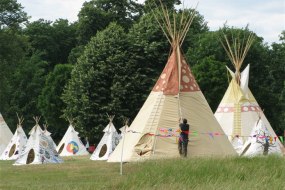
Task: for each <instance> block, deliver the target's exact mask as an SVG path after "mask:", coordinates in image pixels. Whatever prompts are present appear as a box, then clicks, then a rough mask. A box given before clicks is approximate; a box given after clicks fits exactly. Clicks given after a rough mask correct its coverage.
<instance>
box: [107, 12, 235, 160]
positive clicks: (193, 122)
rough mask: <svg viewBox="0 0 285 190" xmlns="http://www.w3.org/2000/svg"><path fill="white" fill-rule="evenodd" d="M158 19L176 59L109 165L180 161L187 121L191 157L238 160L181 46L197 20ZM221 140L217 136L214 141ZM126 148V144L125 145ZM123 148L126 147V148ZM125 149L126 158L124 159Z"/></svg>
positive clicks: (189, 17) (170, 61) (164, 16)
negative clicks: (181, 136)
mask: <svg viewBox="0 0 285 190" xmlns="http://www.w3.org/2000/svg"><path fill="white" fill-rule="evenodd" d="M162 12H163V13H161V14H157V15H155V17H156V19H157V20H158V21H159V20H160V19H163V21H162V22H160V21H159V25H160V26H162V30H163V32H164V34H165V35H166V37H167V39H168V41H169V42H170V44H171V48H172V49H171V55H170V57H169V58H168V61H167V64H166V66H165V68H164V70H163V71H162V73H161V75H160V77H159V78H158V80H157V82H156V84H155V86H154V87H153V89H152V91H151V93H150V94H149V96H148V98H147V100H146V101H145V103H144V105H143V106H142V108H141V110H140V111H139V113H138V114H137V116H136V118H135V119H134V121H133V122H132V124H131V125H130V127H129V129H128V130H127V133H126V134H125V135H124V140H122V141H121V142H120V143H119V145H118V146H117V147H116V149H115V151H114V152H113V153H112V154H111V156H110V158H109V159H108V162H119V161H121V156H122V161H123V162H126V161H137V160H144V159H149V158H171V157H178V156H179V152H178V145H177V134H176V133H175V132H176V131H177V130H178V126H179V121H180V120H181V119H182V118H186V119H187V120H188V123H189V124H190V133H191V132H193V133H195V134H196V135H192V134H190V142H189V143H188V156H190V157H191V156H206V155H207V156H214V155H218V156H226V155H236V153H235V151H234V149H233V148H232V146H231V144H230V142H229V140H228V138H227V137H226V136H224V135H221V134H223V130H222V129H221V127H220V125H219V123H218V122H217V120H216V119H215V117H214V115H213V112H212V110H211V108H210V107H209V105H208V103H207V101H206V99H205V97H204V95H203V93H202V92H201V90H200V88H199V85H198V84H197V82H196V80H195V77H194V75H193V74H192V71H191V69H190V67H189V65H188V64H187V62H186V60H185V58H184V56H183V54H182V52H181V49H180V47H181V45H182V42H183V40H184V38H185V36H186V34H187V32H188V30H189V27H190V25H191V22H192V20H193V18H194V14H195V11H193V12H191V13H190V15H189V14H187V13H186V12H183V13H182V14H183V16H180V17H175V16H174V18H176V19H175V20H174V21H173V23H171V22H170V17H169V15H168V11H167V10H166V8H164V7H163V6H162ZM214 134H216V135H217V136H214ZM123 142H124V143H123ZM123 144H124V147H122V145H123ZM122 149H123V155H122Z"/></svg>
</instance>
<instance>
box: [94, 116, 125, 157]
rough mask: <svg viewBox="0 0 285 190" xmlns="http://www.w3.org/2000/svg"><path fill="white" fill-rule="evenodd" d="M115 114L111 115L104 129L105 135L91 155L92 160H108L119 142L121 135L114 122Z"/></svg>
mask: <svg viewBox="0 0 285 190" xmlns="http://www.w3.org/2000/svg"><path fill="white" fill-rule="evenodd" d="M113 119H114V116H109V123H108V125H107V126H106V127H105V129H104V130H103V132H104V136H103V137H102V139H101V141H100V142H99V144H98V146H97V148H96V150H95V151H94V153H93V154H92V156H91V158H90V159H91V160H107V159H108V158H109V156H110V154H111V153H112V152H113V151H114V149H115V148H116V146H117V145H118V144H119V141H120V135H119V134H118V133H117V130H116V128H115V126H114V124H113Z"/></svg>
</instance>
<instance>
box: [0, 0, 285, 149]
mask: <svg viewBox="0 0 285 190" xmlns="http://www.w3.org/2000/svg"><path fill="white" fill-rule="evenodd" d="M150 2H151V1H150V0H147V1H146V2H145V5H140V4H138V3H136V2H135V1H133V0H131V1H129V0H122V1H116V0H91V1H88V2H85V3H84V4H83V7H82V8H81V10H80V12H79V15H78V21H76V22H74V23H69V22H68V21H67V20H64V19H58V20H56V21H55V22H51V21H46V20H43V19H39V20H37V21H34V22H31V23H29V24H27V19H28V17H27V14H26V13H25V12H24V11H23V7H22V6H21V5H20V4H19V3H17V2H16V1H15V0H2V1H1V2H0V82H1V84H0V111H1V113H2V114H3V116H4V117H5V120H6V121H7V123H8V124H9V126H10V127H11V128H12V129H15V127H16V122H17V120H16V117H15V112H18V113H19V114H23V115H24V116H25V123H24V129H25V130H26V131H28V129H30V128H31V127H32V126H33V125H34V121H33V120H32V116H34V115H43V116H44V119H45V120H46V121H47V122H48V123H49V124H50V127H51V129H50V131H51V132H52V133H53V134H54V135H55V136H54V137H55V138H56V140H58V139H59V138H60V136H63V133H64V131H65V126H66V123H65V121H64V120H63V119H62V118H60V117H61V115H62V113H63V111H64V115H65V117H74V118H75V120H76V121H77V123H76V124H77V125H76V127H77V128H78V129H79V131H80V132H82V133H83V134H82V135H88V136H89V138H90V140H91V143H93V142H95V143H97V142H98V140H99V139H100V138H101V135H102V132H101V131H102V129H103V128H104V127H105V125H106V124H107V122H108V120H107V117H106V113H109V114H115V115H116V117H115V121H114V122H115V126H117V127H120V126H121V125H122V124H123V122H122V121H123V118H124V117H128V118H130V119H131V120H132V119H134V117H135V116H136V114H137V113H138V111H139V109H140V108H141V106H142V105H143V103H144V101H145V99H146V97H147V96H148V94H149V92H150V91H151V89H152V87H153V86H154V83H155V82H156V80H157V78H158V76H159V74H160V73H161V71H162V69H163V67H164V66H165V63H166V61H167V58H168V56H169V53H170V52H171V49H170V44H169V43H168V42H167V40H166V38H165V36H164V35H163V32H162V31H161V29H160V27H159V25H158V24H157V22H156V20H155V18H154V16H153V14H152V12H151V11H150V7H151V6H152V5H153V4H150ZM163 2H164V3H165V4H166V6H167V7H168V9H169V10H170V12H171V14H170V15H171V17H172V16H173V14H172V12H173V11H176V12H177V13H178V17H180V16H181V10H178V9H176V8H177V7H175V5H177V4H180V3H181V1H180V0H166V1H163ZM156 3H158V1H156ZM156 11H158V10H154V12H155V13H156ZM192 11H194V10H192V9H189V10H187V13H186V14H189V13H191V12H192ZM113 22H115V23H116V24H115V23H113ZM110 23H111V24H110ZM24 25H26V27H23V26H24ZM222 31H223V32H224V33H225V34H227V35H237V34H240V35H244V34H248V33H249V32H251V31H250V30H249V29H248V27H246V28H233V27H229V26H226V25H225V26H223V28H221V29H220V30H218V31H209V28H208V26H207V22H206V21H205V20H204V17H203V15H201V14H199V12H196V17H195V19H194V20H193V23H192V25H191V27H190V30H189V32H188V33H187V36H186V38H185V41H184V43H183V45H182V51H183V52H185V57H186V59H187V61H188V63H189V64H190V66H191V69H192V71H193V73H194V75H195V77H196V80H197V81H198V83H199V86H200V88H201V89H202V91H203V93H204V95H205V97H206V99H207V100H208V102H209V104H210V106H211V107H212V109H213V110H215V109H216V107H217V105H218V103H219V102H220V100H221V98H222V96H223V95H224V92H225V91H226V88H227V86H228V76H227V72H226V69H225V65H227V66H228V67H230V68H231V69H232V70H233V66H232V65H231V63H230V61H229V59H228V57H227V55H226V53H225V51H224V49H223V47H222V45H221V44H220V42H219V38H220V37H221V32H222ZM254 35H255V42H254V44H253V46H252V48H251V49H250V50H249V52H248V55H247V57H246V59H245V61H244V64H243V67H242V68H241V70H243V69H244V67H245V66H246V65H247V64H250V67H251V68H250V80H249V87H250V89H251V90H252V92H253V94H254V95H255V98H256V99H257V101H258V102H259V104H260V106H261V107H262V108H263V109H265V115H266V116H267V118H268V120H269V121H270V123H271V125H272V127H273V128H274V129H275V130H276V132H277V134H278V135H281V134H282V131H283V130H284V129H285V126H284V123H285V122H284V118H285V116H284V114H285V106H284V99H285V98H284V94H285V92H284V91H285V90H284V64H283V61H284V59H285V48H284V47H285V45H284V44H285V41H284V39H285V32H284V31H283V32H282V33H281V35H280V41H279V42H276V43H273V44H272V45H271V47H270V46H268V45H267V44H264V42H263V39H262V38H261V37H259V36H257V35H256V34H254ZM86 44H87V45H86ZM67 63H69V64H71V65H72V66H71V65H69V64H67ZM62 64H63V65H62ZM71 68H72V72H71ZM69 78H70V79H69ZM65 84H67V85H66V87H65V90H64V94H63V96H61V94H62V92H63V89H64V86H65ZM60 98H62V100H61V99H60ZM63 103H64V104H63ZM65 104H66V105H65ZM43 121H44V120H42V122H43ZM26 126H27V127H26Z"/></svg>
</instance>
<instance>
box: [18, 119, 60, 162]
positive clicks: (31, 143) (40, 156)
mask: <svg viewBox="0 0 285 190" xmlns="http://www.w3.org/2000/svg"><path fill="white" fill-rule="evenodd" d="M35 121H36V125H35V126H34V127H33V128H32V130H31V131H30V132H29V135H30V137H29V139H28V142H27V144H26V146H25V147H24V149H23V150H22V152H21V154H20V156H19V157H18V159H17V160H16V162H15V164H14V165H25V164H46V163H62V162H63V160H62V159H61V158H60V157H59V155H58V153H57V151H56V149H55V148H54V144H53V142H52V141H51V140H50V138H49V137H48V136H46V135H45V133H44V131H43V130H42V129H41V127H40V126H39V118H35Z"/></svg>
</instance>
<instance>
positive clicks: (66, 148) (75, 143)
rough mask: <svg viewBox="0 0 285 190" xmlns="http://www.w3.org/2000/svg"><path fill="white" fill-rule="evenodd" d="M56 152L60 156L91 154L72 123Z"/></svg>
mask: <svg viewBox="0 0 285 190" xmlns="http://www.w3.org/2000/svg"><path fill="white" fill-rule="evenodd" d="M56 150H57V151H58V153H59V155H60V156H78V155H88V154H89V153H88V152H87V150H86V148H85V146H84V145H83V143H82V142H81V140H80V139H79V137H78V132H77V131H75V129H74V127H73V126H72V122H71V121H70V122H69V127H68V129H67V131H66V133H65V135H64V136H63V138H62V139H61V141H60V142H59V144H58V146H57V148H56Z"/></svg>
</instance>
